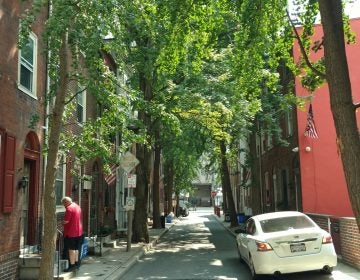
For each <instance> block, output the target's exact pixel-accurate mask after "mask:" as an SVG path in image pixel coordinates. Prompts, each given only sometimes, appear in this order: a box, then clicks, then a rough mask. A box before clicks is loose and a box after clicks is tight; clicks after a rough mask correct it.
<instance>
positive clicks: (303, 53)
mask: <svg viewBox="0 0 360 280" xmlns="http://www.w3.org/2000/svg"><path fill="white" fill-rule="evenodd" d="M286 14H287V16H288V18H289V21H290V24H291V26H292V28H293V30H294V33H295V36H296V39H297V41H298V43H299V46H300V50H301V54H302V55H303V57H304V60H305V63H306V65H307V66H308V67H309V68H310V69H311V70H312V71H313V72H314V73H316V74H317V75H318V76H320V77H322V78H324V79H326V75H325V73H323V72H321V71H319V70H318V69H316V68H315V67H314V66H313V65H312V64H311V62H310V60H309V57H308V55H307V54H306V51H305V48H304V45H303V44H302V42H301V38H300V35H299V33H298V31H297V29H296V27H295V25H294V23H293V21H292V20H291V18H290V14H289V11H288V10H287V9H286Z"/></svg>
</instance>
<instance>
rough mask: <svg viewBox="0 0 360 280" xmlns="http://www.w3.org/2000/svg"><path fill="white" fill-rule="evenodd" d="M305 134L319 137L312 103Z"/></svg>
mask: <svg viewBox="0 0 360 280" xmlns="http://www.w3.org/2000/svg"><path fill="white" fill-rule="evenodd" d="M304 135H305V136H306V137H309V138H319V136H318V133H317V131H316V127H315V122H314V115H313V111H312V105H311V104H310V107H309V112H308V115H307V121H306V127H305V132H304Z"/></svg>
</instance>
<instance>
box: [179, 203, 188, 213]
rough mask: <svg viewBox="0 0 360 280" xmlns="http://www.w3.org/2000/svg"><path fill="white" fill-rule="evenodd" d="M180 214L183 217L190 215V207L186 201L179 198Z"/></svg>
mask: <svg viewBox="0 0 360 280" xmlns="http://www.w3.org/2000/svg"><path fill="white" fill-rule="evenodd" d="M179 214H180V215H181V216H183V217H187V216H189V207H188V205H187V203H186V202H185V201H182V200H179Z"/></svg>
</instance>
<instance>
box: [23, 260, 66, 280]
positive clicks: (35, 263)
mask: <svg viewBox="0 0 360 280" xmlns="http://www.w3.org/2000/svg"><path fill="white" fill-rule="evenodd" d="M57 255H58V254H55V263H54V279H62V280H68V279H70V278H71V277H72V276H73V273H72V272H66V273H65V272H64V270H65V269H66V268H67V267H68V261H67V260H60V262H59V263H58V259H57ZM40 263H41V254H23V255H20V256H19V267H20V272H19V279H20V280H36V279H39V272H40ZM59 265H60V267H59V270H58V266H59ZM58 276H59V277H58Z"/></svg>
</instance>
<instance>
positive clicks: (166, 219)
mask: <svg viewBox="0 0 360 280" xmlns="http://www.w3.org/2000/svg"><path fill="white" fill-rule="evenodd" d="M165 221H166V222H167V223H172V217H171V215H167V216H166V217H165Z"/></svg>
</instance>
